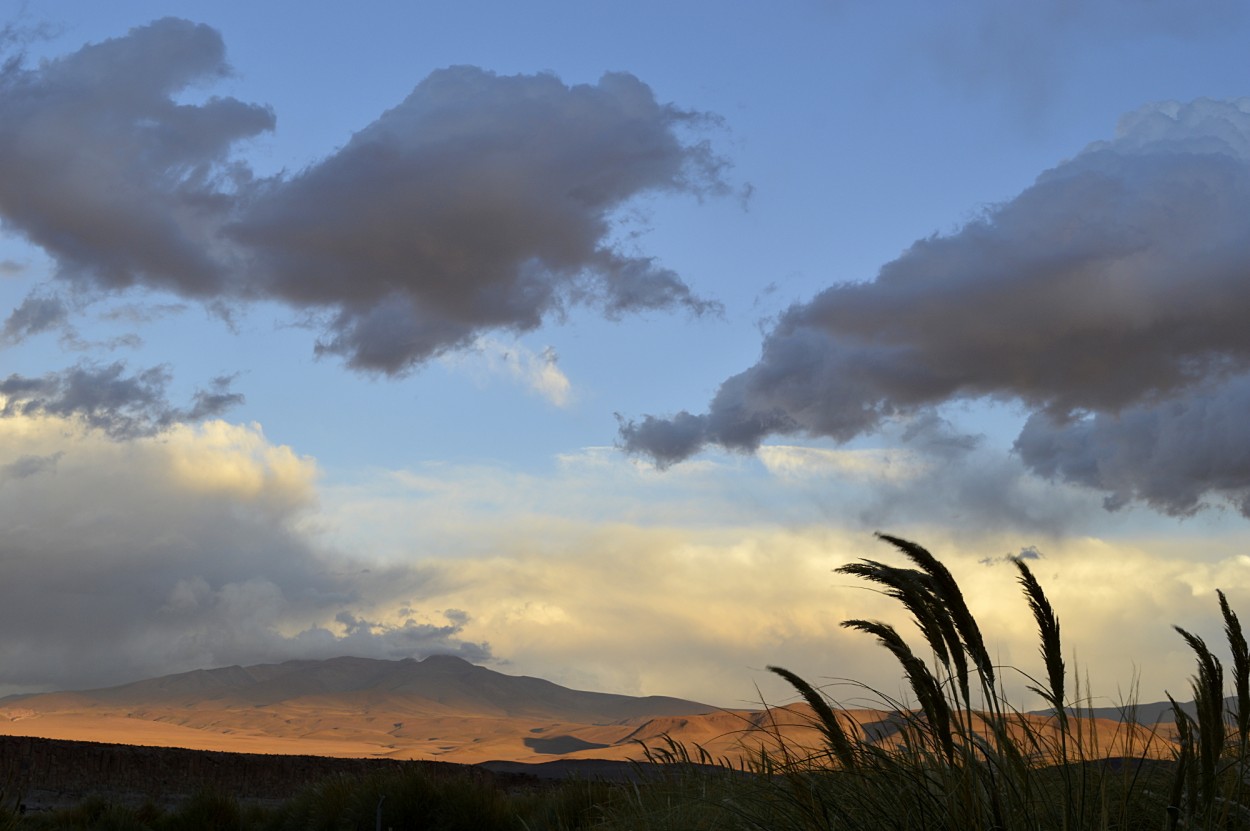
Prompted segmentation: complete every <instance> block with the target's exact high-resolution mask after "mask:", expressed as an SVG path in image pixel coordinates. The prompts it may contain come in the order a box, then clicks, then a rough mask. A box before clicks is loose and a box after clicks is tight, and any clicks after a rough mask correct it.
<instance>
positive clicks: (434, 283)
mask: <svg viewBox="0 0 1250 831" xmlns="http://www.w3.org/2000/svg"><path fill="white" fill-rule="evenodd" d="M229 71H230V69H229V66H228V65H227V64H226V62H225V49H224V45H223V43H222V40H221V37H220V35H218V33H217V32H215V31H214V30H212V29H210V28H208V27H206V26H197V25H195V24H192V23H189V22H187V21H182V20H174V19H164V20H159V21H156V22H154V23H152V24H150V25H148V26H144V27H140V28H136V29H133V30H131V32H130V33H129V34H127V35H126V36H124V37H119V38H116V39H113V40H109V41H105V42H103V43H99V44H94V45H89V46H85V47H83V48H82V49H81V50H79V51H78V52H75V53H73V54H70V55H67V56H64V57H61V58H59V59H56V60H53V61H48V62H44V63H41V64H40V65H39V66H38V67H37V68H34V69H27V68H25V67H24V66H23V65H22V64H21V63H20V62H10V64H9V68H8V69H7V70H6V71H5V72H4V74H3V76H2V77H0V166H3V168H4V169H5V170H6V171H7V174H6V176H5V177H4V179H3V181H0V218H3V220H4V221H5V222H6V224H8V225H9V226H10V227H12V228H13V229H15V230H17V231H19V232H21V233H22V234H24V235H25V236H26V237H27V238H28V239H30V240H32V241H33V242H35V243H37V244H39V245H40V246H42V247H43V248H44V249H45V250H46V251H47V252H48V253H49V254H51V255H52V256H53V257H54V258H55V259H56V262H57V266H58V276H59V277H60V278H61V279H63V280H68V281H71V282H72V283H74V284H75V285H76V286H78V287H80V288H81V287H88V288H90V289H92V290H95V291H99V290H105V291H111V290H119V289H124V288H127V287H130V286H143V287H148V288H155V289H163V290H167V291H172V292H175V293H177V294H179V295H182V296H184V297H188V298H197V299H200V300H203V301H205V302H207V303H209V304H210V305H212V304H218V306H219V307H223V308H224V307H228V306H229V305H231V304H239V303H247V302H249V301H254V300H266V299H267V300H278V301H281V302H284V303H286V304H288V305H290V306H292V307H295V308H297V309H299V310H301V311H305V312H311V313H313V314H315V315H317V316H318V318H319V319H320V320H321V321H322V322H323V323H324V326H325V330H326V331H325V333H324V335H323V337H322V338H321V339H320V340H319V341H318V343H317V347H316V348H317V351H318V353H320V354H334V355H338V356H342V357H343V358H344V359H345V360H346V361H347V363H348V364H349V365H350V366H352V367H354V368H357V369H361V370H366V371H374V372H383V373H390V374H397V373H403V372H405V371H406V370H409V369H411V368H412V367H414V366H415V365H417V364H419V363H421V362H422V361H425V360H426V359H428V358H430V357H431V356H434V355H437V354H439V353H441V352H444V351H446V350H449V349H456V348H460V347H464V346H467V345H468V344H470V343H471V342H472V341H473V340H474V339H475V338H476V337H477V336H478V335H479V334H481V333H482V332H484V331H486V330H492V329H505V330H512V331H523V330H528V329H533V328H535V327H537V326H539V325H540V324H541V323H542V322H543V320H544V319H545V318H547V317H548V316H550V315H552V314H558V313H559V312H560V311H561V310H563V309H564V308H565V307H566V306H567V305H568V304H570V303H582V304H589V305H592V306H595V307H597V308H600V309H601V310H602V311H603V312H604V313H605V314H607V315H609V316H613V315H618V314H622V313H626V312H632V311H637V310H646V309H661V308H674V307H684V308H686V309H688V310H690V311H692V312H694V313H702V312H705V311H708V310H709V309H714V308H716V306H715V304H713V303H710V302H709V301H706V300H703V299H700V298H699V297H697V296H696V295H695V294H694V293H693V292H692V291H691V289H690V288H689V287H688V286H687V285H686V284H685V283H684V282H683V281H682V280H681V278H680V277H679V276H678V275H677V274H675V273H674V272H672V271H671V270H669V269H666V268H664V267H663V266H662V265H660V264H658V263H656V262H655V261H654V260H653V259H651V258H648V257H646V256H642V255H634V254H629V253H625V252H624V251H622V250H621V249H620V248H619V247H618V246H617V245H616V244H615V242H614V239H613V219H614V217H615V215H616V213H617V211H618V210H619V209H620V208H621V207H622V205H624V204H625V203H626V202H628V201H629V200H631V199H634V198H636V197H639V196H641V195H645V194H649V193H656V192H681V193H692V194H696V195H702V194H706V193H710V192H722V191H724V190H726V185H725V184H724V182H723V180H722V168H723V166H724V162H723V161H722V160H721V159H719V158H718V157H716V156H715V155H714V154H713V153H712V152H711V150H710V149H709V147H708V145H707V144H706V142H703V141H697V140H690V139H688V136H689V135H691V134H692V132H691V131H692V130H698V129H699V128H701V127H703V126H705V125H706V124H707V123H708V121H709V118H708V117H707V116H705V115H701V114H698V113H692V112H688V111H685V110H681V109H678V108H676V107H674V106H671V105H667V104H661V103H660V102H658V101H656V99H655V96H654V94H653V93H652V91H651V89H650V88H649V87H647V85H646V84H644V83H642V82H641V81H639V80H638V79H637V78H635V77H633V76H632V75H629V74H626V73H609V74H606V75H604V76H603V77H602V78H601V79H600V80H599V82H598V83H597V84H593V85H592V84H579V85H572V86H570V85H566V84H564V83H563V82H561V81H560V80H559V79H558V78H556V77H555V76H553V75H545V74H540V75H529V76H526V75H516V76H499V75H495V74H493V73H491V72H487V71H485V70H482V69H478V68H475V67H469V66H459V67H452V68H449V69H444V70H440V71H437V72H434V73H432V74H431V75H430V76H429V77H427V78H426V79H425V80H424V81H422V82H421V83H419V84H418V85H417V87H416V88H415V89H414V90H413V92H412V93H411V94H410V95H409V96H408V97H407V98H406V99H405V100H404V101H402V102H400V103H399V104H398V105H397V106H395V107H394V108H392V109H390V110H388V111H387V112H385V113H383V114H382V115H381V116H380V117H379V118H378V119H377V120H376V121H374V122H373V123H372V124H369V125H368V126H366V127H364V128H363V129H362V130H360V131H359V132H358V133H356V134H355V135H354V136H353V137H352V139H351V140H350V141H349V142H348V143H347V144H346V145H345V146H344V147H343V148H341V149H339V150H338V151H336V152H335V153H333V154H332V155H330V156H329V157H327V158H325V159H323V160H321V161H319V162H317V163H316V164H313V165H311V166H310V167H308V168H307V169H305V170H302V171H299V172H297V173H294V174H289V175H287V174H283V175H280V176H276V177H273V178H270V179H266V180H263V181H262V180H257V179H254V178H253V176H252V175H251V172H250V170H249V169H248V168H247V166H246V165H245V164H244V163H242V162H241V161H239V159H238V158H237V151H238V149H239V147H240V144H241V142H244V141H245V140H247V139H251V138H253V137H255V136H257V135H260V134H262V133H264V132H266V131H269V130H272V129H273V128H274V126H275V116H274V114H273V113H272V112H271V111H270V110H269V109H267V108H265V107H262V106H258V105H253V104H245V103H243V102H240V101H237V100H235V99H233V98H218V97H212V98H208V99H207V100H205V101H203V102H201V103H185V102H184V101H183V96H184V94H185V93H186V92H187V91H188V90H192V89H201V88H203V87H205V86H207V85H210V84H211V83H212V82H213V81H215V80H217V79H220V78H221V77H223V76H225V75H227V74H228V73H229ZM222 304H224V306H223V305H222Z"/></svg>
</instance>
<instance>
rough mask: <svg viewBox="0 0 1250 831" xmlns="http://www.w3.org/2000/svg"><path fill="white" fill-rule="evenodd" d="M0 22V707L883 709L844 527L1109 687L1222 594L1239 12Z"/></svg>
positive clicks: (108, 10) (1229, 536) (1242, 135)
mask: <svg viewBox="0 0 1250 831" xmlns="http://www.w3.org/2000/svg"><path fill="white" fill-rule="evenodd" d="M223 6H225V7H224V8H223ZM7 12H8V13H7V19H8V21H9V24H10V26H9V29H8V30H7V33H6V37H5V42H4V46H5V49H6V54H7V55H8V56H10V57H12V58H14V59H15V62H14V63H11V64H9V69H8V70H7V72H6V74H5V77H4V86H3V88H2V90H0V107H2V108H3V118H2V119H0V122H3V123H4V124H6V125H10V126H5V127H0V167H2V168H7V171H8V172H7V173H6V174H5V178H6V179H7V180H8V183H9V184H8V185H6V186H5V187H3V188H0V218H2V219H3V226H2V228H0V262H3V264H4V267H3V275H2V276H0V307H2V308H0V313H2V315H3V316H4V319H5V322H4V323H3V327H4V335H3V344H2V346H0V357H2V359H3V361H4V364H3V367H2V368H0V379H8V380H7V381H4V384H5V386H4V387H3V388H2V389H0V395H3V396H4V403H5V406H4V409H3V413H4V416H5V417H4V418H3V419H0V435H3V438H2V439H0V470H2V471H3V478H0V492H2V493H3V494H4V500H3V507H0V511H2V512H3V513H4V518H5V523H6V527H8V528H10V529H12V530H11V531H10V533H9V534H8V539H7V540H6V541H5V542H3V543H0V546H3V547H4V549H3V555H4V560H5V561H6V562H7V563H8V564H9V569H10V574H9V577H8V578H6V579H5V580H4V581H3V585H4V588H3V589H2V590H0V591H3V592H5V594H6V595H7V596H6V597H5V598H4V600H5V602H3V603H0V610H2V611H0V624H3V626H2V628H0V631H3V632H5V633H6V634H5V635H4V636H3V637H0V687H2V688H3V689H5V690H8V691H17V690H26V689H43V688H51V687H82V686H91V685H98V684H105V683H112V682H116V681H124V680H129V679H131V678H135V677H140V676H143V675H153V674H158V673H163V672H170V671H177V670H183V669H189V668H192V667H197V666H207V665H224V664H231V663H256V662H260V661H276V660H284V659H287V658H292V657H328V656H330V655H334V654H341V653H346V652H354V653H357V654H366V655H372V656H376V657H392V658H393V657H402V656H404V655H417V656H422V655H424V654H429V653H431V652H440V651H441V652H446V651H450V652H456V653H458V654H463V655H466V656H467V657H471V658H473V659H474V660H478V661H481V662H484V663H487V664H488V665H491V666H495V667H497V668H500V669H503V670H504V671H509V672H514V673H527V674H534V675H542V676H544V677H548V678H551V679H552V680H555V681H558V682H560V683H565V684H569V685H573V686H582V687H586V688H592V689H606V690H612V691H620V692H628V693H647V694H672V695H683V696H688V697H692V698H699V699H701V700H706V701H710V702H712V703H716V704H736V703H740V702H743V701H753V700H755V698H756V697H757V693H756V686H757V685H758V686H759V688H760V689H761V690H762V691H763V693H764V694H765V695H766V696H768V697H773V698H780V697H784V695H786V691H785V690H784V687H783V686H781V685H778V684H775V683H773V682H772V680H771V679H770V678H769V676H768V675H767V673H765V672H763V671H762V669H763V667H764V665H766V664H768V663H778V664H783V665H786V666H788V667H790V668H791V669H793V670H795V671H797V672H800V674H804V675H808V676H811V677H813V678H821V677H829V676H836V677H855V678H858V679H860V680H863V681H865V682H868V683H870V684H872V685H874V686H876V687H878V688H881V689H894V688H895V687H896V686H897V674H898V673H897V671H896V670H895V668H894V667H891V666H890V665H889V664H888V662H886V661H884V660H883V659H882V657H881V656H880V655H878V654H877V652H878V651H879V650H877V648H876V647H875V646H873V644H871V643H867V642H865V641H866V640H867V639H865V638H863V637H858V638H857V637H855V633H847V632H844V631H842V630H840V629H839V628H838V626H837V623H838V621H839V620H841V619H844V618H847V617H867V616H873V615H877V616H881V617H886V618H891V616H892V615H893V618H891V619H898V616H897V614H896V613H895V612H894V611H893V610H891V609H890V608H889V606H888V605H887V604H885V603H884V602H883V601H881V599H880V598H877V597H875V596H873V595H870V594H869V593H866V592H863V591H862V590H860V589H857V588H855V587H853V586H850V585H848V583H847V581H846V580H845V579H843V578H840V577H838V576H836V575H834V574H832V569H833V568H835V567H836V566H838V565H840V564H842V563H843V562H846V561H849V560H852V559H855V558H858V557H861V556H873V557H885V556H889V554H888V552H887V551H886V550H885V549H884V547H883V546H882V545H881V544H880V543H877V542H875V541H874V540H873V539H872V536H871V534H872V532H873V531H876V530H881V531H887V532H891V533H896V534H900V535H903V536H910V537H912V538H915V539H917V540H918V541H920V542H922V543H925V544H928V545H930V547H931V548H933V550H934V551H935V552H936V553H938V554H939V556H942V557H944V558H945V559H946V560H947V561H948V562H950V564H951V567H952V569H953V570H954V571H955V572H956V574H957V576H960V577H961V578H962V579H963V580H964V581H965V582H966V584H967V585H968V586H969V594H970V597H971V598H972V602H973V606H974V609H979V610H980V611H981V613H982V614H983V616H984V617H985V619H986V621H988V623H987V624H986V628H987V629H989V630H991V631H995V632H997V633H999V634H998V636H997V637H998V638H999V641H998V644H997V648H998V650H999V654H1000V655H1002V657H1003V660H1004V661H1005V662H1008V663H1017V664H1019V665H1021V666H1022V667H1024V668H1026V669H1027V668H1028V666H1029V665H1030V662H1031V661H1032V660H1033V655H1034V650H1033V646H1032V644H1031V637H1030V634H1029V620H1028V614H1027V608H1026V607H1025V606H1024V604H1023V602H1022V600H1021V599H1020V598H1018V597H1016V596H1015V593H1014V589H1013V582H1012V578H1011V574H1010V572H1009V571H1008V570H1007V569H1006V568H1004V567H1001V564H999V563H998V559H999V558H1001V557H1003V556H1004V555H1007V554H1012V553H1018V552H1020V551H1027V550H1033V549H1036V550H1037V551H1039V552H1041V555H1042V556H1041V558H1040V559H1039V560H1037V561H1036V567H1037V571H1038V574H1039V577H1040V578H1041V579H1042V581H1043V584H1044V585H1045V586H1046V587H1047V588H1048V589H1049V590H1050V591H1051V592H1052V594H1053V599H1054V601H1055V605H1056V607H1057V609H1058V611H1059V613H1060V616H1061V619H1062V620H1063V621H1064V624H1065V632H1066V633H1069V634H1068V637H1069V639H1070V641H1069V642H1070V645H1071V646H1072V647H1073V648H1074V649H1075V650H1076V651H1077V654H1078V657H1079V659H1080V660H1081V661H1082V662H1088V663H1089V665H1090V668H1091V674H1092V675H1093V676H1094V677H1093V681H1094V684H1095V687H1096V689H1097V690H1098V691H1101V692H1103V693H1104V694H1105V695H1108V696H1110V697H1113V698H1114V697H1115V695H1116V694H1117V690H1118V689H1122V688H1124V686H1125V685H1127V684H1129V683H1131V681H1132V678H1133V677H1134V673H1139V674H1140V677H1141V683H1142V687H1143V695H1144V696H1145V697H1147V698H1150V699H1154V698H1156V697H1158V696H1161V695H1162V692H1163V689H1164V688H1165V687H1166V688H1168V689H1170V690H1172V691H1173V692H1174V693H1176V692H1178V691H1179V690H1181V689H1182V687H1183V683H1184V682H1183V679H1184V678H1185V676H1186V675H1187V674H1188V671H1189V670H1188V660H1189V659H1188V657H1187V656H1186V654H1185V651H1184V649H1183V648H1182V647H1183V644H1182V643H1180V639H1179V638H1173V637H1172V636H1171V635H1170V630H1168V628H1167V624H1168V623H1177V624H1181V625H1184V626H1185V627H1186V628H1189V629H1191V630H1199V631H1208V630H1209V632H1208V634H1210V635H1211V637H1212V638H1213V639H1214V638H1215V636H1216V635H1217V634H1218V627H1217V625H1216V623H1217V615H1216V614H1214V613H1215V611H1216V606H1215V601H1214V593H1213V592H1214V588H1216V587H1221V588H1223V589H1224V590H1225V591H1226V592H1228V593H1229V596H1230V599H1231V600H1232V601H1233V604H1234V607H1236V606H1237V603H1238V601H1239V600H1240V601H1242V603H1243V605H1244V603H1245V601H1247V600H1250V573H1248V572H1247V571H1246V566H1247V562H1250V561H1245V560H1244V556H1245V555H1244V553H1243V552H1244V551H1245V550H1246V545H1245V544H1246V542H1248V541H1250V535H1248V534H1247V528H1246V522H1247V520H1246V516H1245V513H1246V512H1247V511H1248V510H1250V509H1247V508H1246V507H1245V506H1246V505H1248V504H1250V501H1247V494H1250V462H1247V460H1246V459H1247V455H1246V451H1245V450H1244V448H1245V447H1246V446H1250V445H1247V443H1246V441H1245V440H1246V439H1250V436H1248V435H1246V433H1247V430H1246V428H1244V427H1242V426H1241V421H1244V418H1241V416H1244V412H1245V407H1246V405H1247V402H1250V396H1248V395H1247V394H1246V392H1245V390H1247V389H1250V384H1248V383H1247V382H1246V381H1245V372H1246V370H1247V366H1248V364H1250V337H1247V336H1246V335H1245V334H1243V333H1242V331H1241V330H1242V328H1244V327H1242V326H1241V324H1240V320H1242V319H1244V318H1243V317H1242V316H1241V313H1242V312H1243V311H1245V304H1246V299H1245V298H1246V297H1250V291H1246V289H1247V288H1250V286H1248V285H1247V279H1248V278H1247V274H1250V252H1247V249H1246V246H1245V243H1244V240H1245V239H1250V236H1248V235H1247V234H1246V230H1247V228H1246V222H1245V216H1247V215H1250V214H1247V213H1245V212H1244V211H1243V210H1241V208H1244V207H1246V206H1247V188H1246V186H1245V181H1246V178H1247V173H1248V170H1247V167H1248V165H1250V151H1248V149H1247V148H1250V115H1248V113H1250V104H1247V103H1246V99H1245V98H1244V96H1246V95H1247V92H1248V91H1247V87H1246V82H1247V75H1248V72H1247V70H1250V58H1248V57H1247V56H1246V54H1245V49H1244V43H1245V42H1246V35H1247V28H1248V27H1250V20H1248V18H1247V15H1246V14H1244V13H1242V11H1241V8H1240V4H1237V3H1211V4H1205V5H1203V6H1202V7H1201V8H1191V4H1181V3H1171V2H1165V1H1164V0H1157V2H1145V3H1127V2H1111V0H1103V1H1102V2H1095V3H1084V4H1069V3H1063V2H1047V3H1037V4H1031V5H1030V6H1029V7H1028V8H1023V7H1014V6H1013V7H1010V8H1008V7H1006V6H1003V5H1002V4H992V3H988V2H963V3H957V4H951V5H947V6H943V7H942V8H941V9H938V8H937V7H934V6H932V4H924V3H910V4H899V5H895V6H891V7H890V8H888V9H887V8H884V7H882V6H880V5H879V4H867V3H794V4H784V5H781V6H779V7H765V6H761V5H759V4H747V3H695V2H691V3H684V4H646V3H640V4H639V3H635V4H629V5H627V6H626V5H621V6H617V7H611V8H609V7H606V6H604V5H594V4H573V3H546V4H523V5H522V4H506V3H465V4H454V5H450V4H449V5H444V6H436V5H434V4H407V3H403V4H401V3H376V4H369V5H368V6H367V7H366V8H364V9H353V10H350V11H349V10H347V9H346V8H343V9H340V10H335V9H331V10H329V11H321V10H318V12H317V13H309V12H307V11H306V10H305V7H304V6H303V5H302V4H293V3H291V4H278V3H275V4H267V5H266V6H265V7H264V9H262V10H245V9H244V8H243V7H242V6H233V5H226V4H209V3H137V2H135V3H114V4H109V5H107V6H104V5H100V4H88V3H60V4H34V3H31V4H20V5H16V4H15V5H12V6H11V7H10V8H8V9H7ZM171 16H172V18H175V19H165V18H169V17H171ZM193 24H196V25H193ZM88 44H94V45H95V46H92V47H88V46H87V45H88ZM226 67H228V70H227V69H226ZM605 73H607V74H605ZM1169 102H1171V103H1169ZM175 105H177V106H175ZM449 136H450V137H451V138H450V139H449V138H448V137H449ZM319 344H320V348H318V345H319ZM1108 507H1110V508H1114V510H1108ZM899 622H900V623H903V621H902V620H901V619H899ZM1204 627H1205V628H1204ZM1173 641H1175V642H1173ZM1100 682H1101V685H1100Z"/></svg>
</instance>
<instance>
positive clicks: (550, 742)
mask: <svg viewBox="0 0 1250 831" xmlns="http://www.w3.org/2000/svg"><path fill="white" fill-rule="evenodd" d="M1160 707H1161V705H1160ZM1160 707H1157V706H1155V705H1146V706H1143V707H1140V708H1138V710H1137V714H1136V715H1137V718H1138V720H1139V722H1141V721H1144V720H1145V718H1150V719H1152V720H1153V718H1154V717H1155V716H1156V715H1158V714H1159V713H1158V711H1159V710H1160ZM842 712H843V713H844V715H845V716H846V717H847V718H848V719H849V722H848V723H850V724H853V725H855V726H854V728H853V729H854V730H855V731H856V733H857V735H858V736H859V737H860V738H861V740H863V741H865V742H868V743H870V744H875V745H879V746H895V745H897V743H898V742H900V741H901V740H902V736H901V734H900V732H899V730H900V727H901V725H902V724H903V723H904V719H903V718H902V717H901V716H900V715H899V714H897V713H892V712H886V711H883V710H871V709H858V710H843V711H842ZM1082 715H1083V716H1093V717H1094V718H1093V719H1092V720H1091V721H1089V722H1087V723H1086V724H1085V726H1084V728H1083V733H1084V735H1085V736H1086V738H1087V739H1088V740H1089V741H1090V744H1091V748H1094V749H1095V752H1097V753H1099V754H1109V755H1133V753H1135V752H1138V751H1135V750H1133V748H1134V747H1137V748H1140V747H1142V746H1143V745H1144V744H1145V743H1146V742H1147V740H1148V739H1150V737H1151V736H1152V735H1153V733H1154V731H1152V730H1151V729H1150V728H1148V727H1141V726H1136V725H1126V724H1124V723H1123V721H1122V718H1121V714H1120V713H1119V712H1118V711H1116V712H1112V711H1110V710H1109V711H1107V712H1102V711H1096V712H1093V713H1090V712H1088V711H1086V712H1083V713H1082ZM1021 719H1022V720H1028V721H1029V722H1030V724H1031V725H1032V727H1031V729H1033V730H1036V731H1038V734H1039V735H1044V734H1046V732H1047V731H1050V730H1053V727H1054V721H1053V719H1052V718H1050V717H1049V716H1047V715H1045V714H1022V715H1021ZM813 724H814V717H813V714H812V712H811V710H810V708H808V707H807V706H806V705H804V704H800V705H791V706H788V707H779V708H774V709H771V710H766V711H761V710H722V709H718V708H715V707H712V706H709V705H706V704H700V703H698V702H695V701H686V700H683V699H679V698H667V697H662V696H649V697H645V698H639V697H633V696H626V695H612V694H608V693H598V692H586V691H583V690H573V689H569V688H567V687H562V686H559V685H558V684H553V683H551V682H550V681H545V680H543V679H541V678H531V677H527V676H514V675H506V674H504V673H501V672H496V671H494V670H491V669H487V668H486V667H482V666H475V665H474V664H471V663H469V662H468V661H464V660H462V659H460V658H456V657H452V656H446V655H437V656H432V657H429V658H426V659H425V660H423V661H416V660H412V659H404V660H400V661H379V660H372V659H367V658H348V657H344V658H334V659H331V660H326V661H287V662H285V663H281V664H259V665H256V666H249V667H240V666H231V667H221V668H219V669H209V670H196V671H193V672H184V673H179V674H177V675H167V676H163V677H161V678H153V679H149V680H145V681H137V682H135V683H132V684H125V685H122V686H118V687H109V688H105V689H96V690H81V691H77V692H59V693H46V694H40V695H28V696H13V697H9V698H6V699H3V700H0V734H8V735H14V736H33V737H38V738H48V739H74V740H79V741H97V742H107V743H114V744H130V745H149V746H166V747H183V748H190V749H195V750H226V751H237V752H244V753H280V754H295V755H319V756H340V757H373V758H392V759H437V760H442V761H450V762H463V763H482V762H507V763H518V762H519V763H525V764H535V763H542V762H551V761H555V760H565V761H577V762H584V761H586V760H625V759H638V758H640V757H642V756H643V754H644V752H645V750H644V748H652V749H663V748H665V747H666V746H667V743H668V742H669V741H670V740H673V741H677V742H681V743H683V744H685V745H686V746H687V747H688V748H690V749H691V750H694V748H695V746H696V745H697V746H698V747H701V748H703V749H705V750H706V751H707V752H708V753H710V754H711V755H712V756H713V757H714V758H729V759H736V760H742V759H744V758H747V757H751V756H757V755H758V751H759V748H760V747H761V746H763V747H766V748H775V747H776V746H777V742H778V740H781V741H784V742H785V743H786V744H787V746H788V747H790V748H791V749H795V748H812V749H815V748H819V747H821V745H822V742H823V739H822V736H821V733H820V731H819V730H817V729H816V728H815V727H814V726H813ZM1174 732H1175V728H1174V726H1173V725H1167V724H1162V725H1160V732H1159V733H1158V739H1159V741H1158V742H1156V744H1155V749H1154V751H1153V752H1156V753H1167V752H1168V750H1169V748H1170V746H1171V745H1170V743H1169V742H1170V740H1171V738H1173V737H1172V733H1174Z"/></svg>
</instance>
